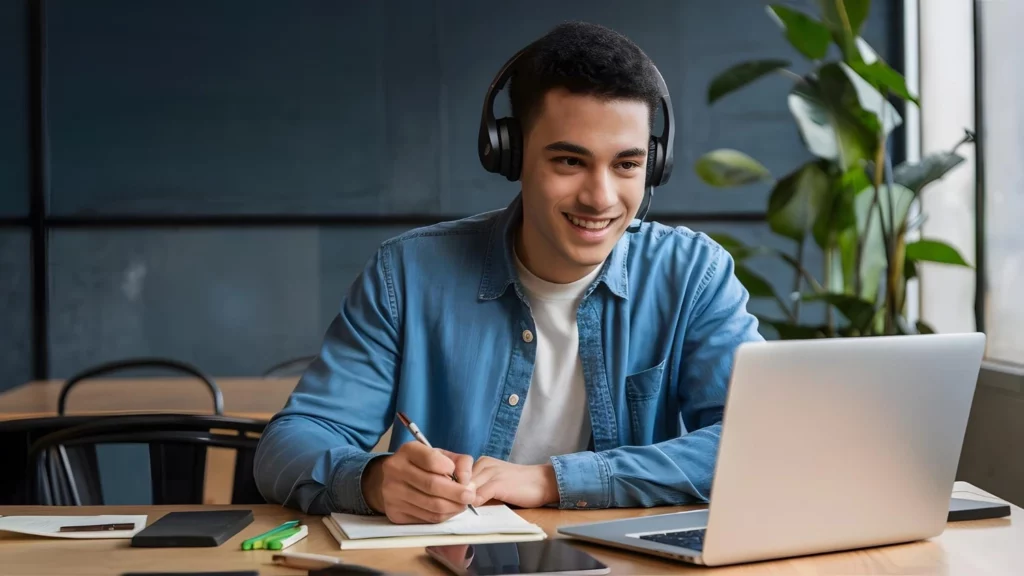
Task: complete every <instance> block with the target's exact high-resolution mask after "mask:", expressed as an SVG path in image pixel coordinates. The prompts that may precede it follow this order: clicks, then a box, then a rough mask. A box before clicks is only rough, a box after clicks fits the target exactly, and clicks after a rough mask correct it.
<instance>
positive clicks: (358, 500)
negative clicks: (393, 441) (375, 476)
mask: <svg viewBox="0 0 1024 576" xmlns="http://www.w3.org/2000/svg"><path fill="white" fill-rule="evenodd" d="M387 455H388V454H387V453H384V452H363V453H358V454H355V455H353V456H351V457H349V458H346V459H345V461H344V462H343V463H342V464H341V465H340V466H338V468H337V469H336V470H335V471H334V475H333V478H332V480H331V488H330V490H331V492H330V494H331V502H332V503H333V504H334V510H335V511H336V512H342V513H347V514H362V515H364V516H369V515H373V514H377V513H376V512H375V511H374V510H373V508H370V505H369V504H367V503H366V498H364V497H363V472H365V471H366V466H367V464H369V463H370V461H371V460H373V459H374V458H379V457H381V456H387Z"/></svg>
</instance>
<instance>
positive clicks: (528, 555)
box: [427, 540, 610, 576]
mask: <svg viewBox="0 0 1024 576" xmlns="http://www.w3.org/2000/svg"><path fill="white" fill-rule="evenodd" d="M427 553H428V554H429V555H430V556H431V557H432V558H434V559H435V560H437V561H438V562H440V563H441V564H443V565H444V566H445V567H446V568H448V570H450V571H451V572H453V573H454V574H458V575H460V576H504V575H506V574H555V573H557V574H607V573H608V572H609V571H610V570H609V568H608V567H607V566H605V565H604V564H602V563H601V562H600V561H598V560H597V559H596V558H594V557H593V556H591V555H590V554H587V553H586V552H584V551H582V550H579V549H578V548H575V547H574V546H572V545H571V544H568V543H566V542H565V541H563V540H542V541H539V542H506V543H495V544H462V545H457V546H430V547H428V548H427Z"/></svg>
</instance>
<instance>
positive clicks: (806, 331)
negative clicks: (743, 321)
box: [756, 315, 825, 340]
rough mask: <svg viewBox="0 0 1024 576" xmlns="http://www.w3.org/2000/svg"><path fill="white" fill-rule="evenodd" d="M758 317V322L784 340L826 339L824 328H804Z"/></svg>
mask: <svg viewBox="0 0 1024 576" xmlns="http://www.w3.org/2000/svg"><path fill="white" fill-rule="evenodd" d="M756 316H757V320H758V322H760V323H761V324H764V325H765V326H769V327H771V328H773V329H774V330H775V332H777V333H778V335H779V338H781V339H782V340H812V339H815V338H824V337H825V327H824V326H803V325H800V324H794V323H792V322H786V321H784V320H774V319H771V318H765V317H763V316H761V315H756Z"/></svg>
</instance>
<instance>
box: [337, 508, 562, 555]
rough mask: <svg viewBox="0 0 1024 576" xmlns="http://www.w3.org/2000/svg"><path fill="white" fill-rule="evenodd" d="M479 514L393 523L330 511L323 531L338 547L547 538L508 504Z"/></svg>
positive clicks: (398, 545) (355, 548) (397, 545)
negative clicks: (429, 521) (332, 538)
mask: <svg viewBox="0 0 1024 576" xmlns="http://www.w3.org/2000/svg"><path fill="white" fill-rule="evenodd" d="M477 511H478V512H479V513H480V515H479V516H477V515H476V514H473V512H471V511H469V510H467V511H465V512H463V513H462V514H459V515H458V516H455V517H454V518H451V519H449V520H447V521H445V522H440V523H438V524H394V523H392V522H391V521H390V520H388V519H387V517H386V516H361V515H357V514H339V513H334V514H331V515H330V516H324V518H323V522H324V525H326V526H327V530H328V531H330V533H331V534H332V535H333V536H334V538H335V539H336V540H337V541H338V544H339V545H340V546H341V549H342V550H357V549H366V548H419V547H423V546H445V545H449V544H480V543H484V542H529V541H533V540H543V539H545V538H547V534H546V533H545V532H544V529H543V528H541V527H540V526H537V525H536V524H531V523H530V522H527V521H526V520H525V519H523V517H522V516H520V515H518V514H516V513H515V512H513V511H512V509H510V508H509V507H508V506H505V505H504V504H499V505H495V506H478V507H477Z"/></svg>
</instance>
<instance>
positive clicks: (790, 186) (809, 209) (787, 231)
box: [768, 162, 829, 241]
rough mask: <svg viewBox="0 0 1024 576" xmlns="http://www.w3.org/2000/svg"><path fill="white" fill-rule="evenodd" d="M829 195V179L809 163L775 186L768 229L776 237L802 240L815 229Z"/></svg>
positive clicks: (818, 167)
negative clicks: (815, 223) (776, 235)
mask: <svg viewBox="0 0 1024 576" xmlns="http://www.w3.org/2000/svg"><path fill="white" fill-rule="evenodd" d="M828 191H829V181H828V175H826V174H825V171H824V170H822V168H821V166H820V165H819V164H818V162H808V163H807V164H804V165H803V166H802V167H800V168H798V169H797V170H795V171H793V172H791V173H790V174H789V175H787V176H786V177H785V178H783V179H782V180H779V181H778V182H776V184H775V187H774V188H773V189H772V192H771V196H770V197H769V199H768V225H769V226H770V227H771V229H772V231H773V232H775V233H776V234H780V235H782V236H786V237H787V238H792V239H793V240H797V241H799V240H802V239H803V238H804V237H806V236H807V232H808V231H809V230H810V229H811V227H812V226H813V225H814V221H815V219H817V217H818V213H819V212H820V211H821V208H822V206H823V204H824V203H825V199H826V197H827V195H828Z"/></svg>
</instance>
